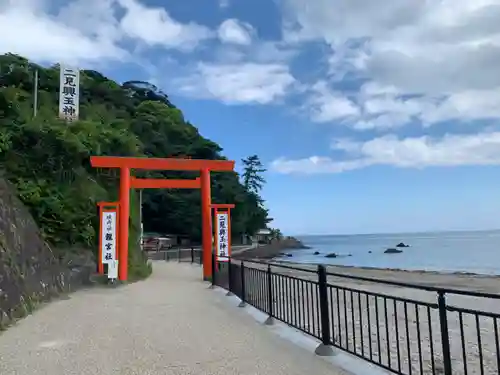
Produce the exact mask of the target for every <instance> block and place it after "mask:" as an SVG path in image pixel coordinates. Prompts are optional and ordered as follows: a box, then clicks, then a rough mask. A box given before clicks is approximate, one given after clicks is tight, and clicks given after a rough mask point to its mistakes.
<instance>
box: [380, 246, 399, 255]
mask: <svg viewBox="0 0 500 375" xmlns="http://www.w3.org/2000/svg"><path fill="white" fill-rule="evenodd" d="M402 252H403V250H399V249H394V248H392V247H391V248H389V249H387V250H386V251H384V254H399V253H402Z"/></svg>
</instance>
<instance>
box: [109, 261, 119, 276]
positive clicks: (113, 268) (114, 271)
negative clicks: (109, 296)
mask: <svg viewBox="0 0 500 375" xmlns="http://www.w3.org/2000/svg"><path fill="white" fill-rule="evenodd" d="M108 279H118V261H117V260H113V261H111V262H109V263H108Z"/></svg>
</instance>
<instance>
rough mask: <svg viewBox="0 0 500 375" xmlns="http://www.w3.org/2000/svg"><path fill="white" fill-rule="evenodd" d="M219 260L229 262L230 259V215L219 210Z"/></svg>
mask: <svg viewBox="0 0 500 375" xmlns="http://www.w3.org/2000/svg"><path fill="white" fill-rule="evenodd" d="M216 220H217V227H216V228H217V253H216V254H217V260H218V261H219V262H227V261H228V259H229V215H228V213H227V212H217V218H216Z"/></svg>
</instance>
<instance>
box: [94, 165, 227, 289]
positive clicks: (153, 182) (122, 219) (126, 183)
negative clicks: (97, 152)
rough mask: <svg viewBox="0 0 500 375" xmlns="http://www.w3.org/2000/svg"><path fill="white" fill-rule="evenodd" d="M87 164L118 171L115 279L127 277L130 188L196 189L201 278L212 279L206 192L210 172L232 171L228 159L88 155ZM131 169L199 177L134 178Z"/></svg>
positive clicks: (207, 193) (207, 195) (208, 212)
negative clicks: (201, 261) (197, 194)
mask: <svg viewBox="0 0 500 375" xmlns="http://www.w3.org/2000/svg"><path fill="white" fill-rule="evenodd" d="M90 163H91V165H92V167H94V168H119V169H120V200H119V205H120V210H119V220H118V223H119V228H118V252H119V256H118V259H119V263H118V278H119V280H127V278H128V274H127V273H128V272H127V269H128V236H129V217H130V189H131V188H137V189H141V188H181V189H182V188H197V187H200V189H201V221H202V248H203V255H202V256H203V277H204V279H205V280H207V279H210V278H211V277H212V229H211V227H212V213H211V193H210V172H211V171H214V172H231V171H233V170H234V161H232V160H201V159H175V158H137V157H119V156H91V157H90ZM132 169H143V170H170V171H199V172H200V177H199V179H196V180H168V179H164V180H162V179H137V178H135V177H131V175H130V171H131V170H132Z"/></svg>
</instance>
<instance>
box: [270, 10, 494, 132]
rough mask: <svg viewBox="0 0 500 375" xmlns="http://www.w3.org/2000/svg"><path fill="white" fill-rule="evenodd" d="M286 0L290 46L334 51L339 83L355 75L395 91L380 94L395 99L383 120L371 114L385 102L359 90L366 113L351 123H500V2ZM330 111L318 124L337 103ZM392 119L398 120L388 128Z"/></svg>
mask: <svg viewBox="0 0 500 375" xmlns="http://www.w3.org/2000/svg"><path fill="white" fill-rule="evenodd" d="M280 2H281V4H282V5H283V9H284V10H285V22H284V25H285V28H284V33H285V37H286V39H287V40H288V41H290V42H293V43H300V42H305V41H323V42H325V43H327V44H328V45H329V46H330V48H331V52H330V58H329V63H330V72H329V79H330V80H331V81H330V83H331V84H335V85H336V86H338V83H339V82H341V81H342V80H344V79H345V78H346V77H347V76H350V77H358V78H363V79H364V80H367V81H368V83H367V84H366V85H367V86H369V87H371V88H388V89H390V92H385V91H379V92H378V93H376V94H375V95H389V97H387V98H384V99H383V100H385V101H386V104H389V101H391V102H392V104H390V105H389V106H387V107H386V108H385V111H384V112H383V113H380V114H378V115H377V114H375V113H371V112H370V111H369V110H370V108H372V106H373V104H374V103H373V101H377V100H380V98H370V95H369V90H363V89H362V90H361V91H360V92H358V94H359V95H360V97H359V98H358V99H357V100H356V102H357V104H358V107H359V112H360V116H359V117H358V118H357V119H356V118H352V119H351V120H352V121H350V122H348V123H349V124H350V125H352V126H354V127H357V128H370V127H378V126H379V125H381V126H383V127H386V128H387V127H394V126H400V125H403V124H405V123H407V122H409V121H411V120H412V119H416V120H419V121H422V122H423V123H424V124H425V125H430V124H433V123H436V122H440V121H446V120H457V121H462V120H465V121H469V120H475V119H481V118H486V117H488V118H489V117H493V118H497V119H498V118H500V113H499V112H498V110H497V109H496V108H494V105H492V103H494V102H495V100H496V99H497V97H498V92H499V90H500V64H498V61H499V60H500V23H499V22H498V19H500V1H498V0H461V1H456V0H441V1H421V0H407V1H404V2H401V1H400V0H385V1H381V0H380V1H364V0H315V1H313V2H311V1H308V0H280ZM332 91H333V90H332ZM337 91H338V89H337ZM329 95H330V94H329V93H328V92H326V93H325V97H327V98H328V96H329ZM409 96H411V97H412V99H411V100H409V99H408V97H409ZM325 100H327V99H325ZM379 104H380V103H379ZM324 108H325V115H323V116H318V115H317V114H315V115H314V116H313V120H314V119H316V120H317V119H322V118H328V117H330V116H328V108H329V106H327V105H325V106H324ZM387 119H391V120H392V121H395V122H394V123H393V124H391V125H390V126H387V125H385V124H384V123H385V120H387ZM332 120H336V117H333V118H332ZM389 122H390V121H389ZM360 124H361V125H360Z"/></svg>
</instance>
